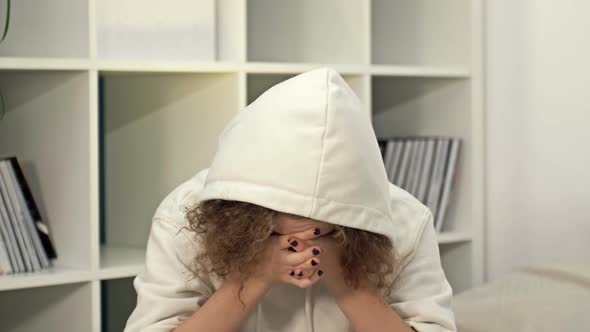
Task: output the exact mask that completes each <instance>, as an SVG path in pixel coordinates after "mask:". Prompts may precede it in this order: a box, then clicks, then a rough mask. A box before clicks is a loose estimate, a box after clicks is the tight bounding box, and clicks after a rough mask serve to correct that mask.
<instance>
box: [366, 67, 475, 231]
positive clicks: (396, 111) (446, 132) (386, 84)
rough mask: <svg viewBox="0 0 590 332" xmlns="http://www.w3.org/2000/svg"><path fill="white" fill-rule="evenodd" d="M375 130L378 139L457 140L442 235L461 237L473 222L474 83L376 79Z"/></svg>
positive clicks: (374, 93) (440, 80) (447, 79)
mask: <svg viewBox="0 0 590 332" xmlns="http://www.w3.org/2000/svg"><path fill="white" fill-rule="evenodd" d="M371 84H372V106H373V112H372V114H373V117H372V120H373V127H374V129H375V133H376V135H377V137H379V138H383V139H386V138H389V137H394V136H443V137H449V136H451V137H459V138H461V140H462V142H461V144H462V146H461V152H460V154H459V160H458V168H457V173H456V181H455V183H454V187H453V189H452V193H451V195H452V197H451V201H450V202H449V206H448V209H447V212H446V215H445V222H444V226H443V229H442V231H443V232H459V233H463V232H465V231H467V230H470V229H472V228H471V225H472V223H471V220H472V218H473V215H472V213H473V204H472V197H473V195H472V193H473V190H475V189H474V188H473V185H472V184H473V178H472V177H473V174H474V167H476V165H475V163H474V159H473V154H474V151H473V139H472V135H473V132H472V124H471V122H472V114H471V105H470V98H469V91H470V90H469V89H470V81H469V80H465V79H449V78H424V77H382V76H378V77H373V78H372V83H371Z"/></svg>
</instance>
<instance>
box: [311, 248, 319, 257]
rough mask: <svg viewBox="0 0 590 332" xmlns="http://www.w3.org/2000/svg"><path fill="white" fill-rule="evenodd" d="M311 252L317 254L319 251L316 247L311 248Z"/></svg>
mask: <svg viewBox="0 0 590 332" xmlns="http://www.w3.org/2000/svg"><path fill="white" fill-rule="evenodd" d="M312 252H313V254H314V255H315V256H317V255H319V254H320V251H319V250H318V248H313V251H312Z"/></svg>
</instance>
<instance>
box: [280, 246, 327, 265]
mask: <svg viewBox="0 0 590 332" xmlns="http://www.w3.org/2000/svg"><path fill="white" fill-rule="evenodd" d="M320 253H321V249H320V247H319V246H313V247H308V248H306V249H305V250H303V251H301V252H291V253H288V254H287V255H284V256H283V259H284V261H283V263H284V264H286V265H290V266H299V265H301V264H303V263H305V262H306V261H308V260H309V262H310V264H311V259H312V258H314V257H318V256H319V255H320ZM317 263H319V260H318V262H317Z"/></svg>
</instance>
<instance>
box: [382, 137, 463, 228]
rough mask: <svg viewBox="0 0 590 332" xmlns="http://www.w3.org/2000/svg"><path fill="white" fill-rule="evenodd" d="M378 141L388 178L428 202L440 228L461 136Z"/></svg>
mask: <svg viewBox="0 0 590 332" xmlns="http://www.w3.org/2000/svg"><path fill="white" fill-rule="evenodd" d="M378 142H379V148H380V149H381V154H382V156H383V162H384V164H385V171H386V172H387V177H388V178H389V182H391V183H393V184H395V185H396V186H398V187H400V188H402V189H404V190H405V191H407V192H409V193H410V194H412V195H413V196H414V197H416V198H417V199H418V200H420V202H422V203H423V204H424V205H426V206H428V208H430V210H431V211H432V215H433V217H434V226H435V228H436V231H437V232H440V231H441V230H442V228H443V224H444V217H445V213H446V210H447V206H448V205H449V199H450V195H451V189H452V187H453V182H454V181H455V180H454V179H455V176H456V173H457V172H456V168H457V164H458V163H457V160H458V158H459V150H460V146H461V140H460V139H459V138H447V137H409V136H403V137H392V138H389V139H381V140H379V141H378Z"/></svg>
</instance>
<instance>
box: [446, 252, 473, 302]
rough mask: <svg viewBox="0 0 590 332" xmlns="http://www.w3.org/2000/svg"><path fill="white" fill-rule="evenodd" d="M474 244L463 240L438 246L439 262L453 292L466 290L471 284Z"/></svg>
mask: <svg viewBox="0 0 590 332" xmlns="http://www.w3.org/2000/svg"><path fill="white" fill-rule="evenodd" d="M474 245H475V244H474V243H473V242H471V241H464V242H456V243H449V244H446V245H443V246H439V249H440V259H441V264H442V267H443V270H444V271H445V276H446V277H447V280H449V283H450V284H451V287H452V288H453V293H454V294H457V293H460V292H462V291H464V290H467V289H469V288H471V287H472V285H473V278H474V274H473V268H472V266H473V246H474Z"/></svg>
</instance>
